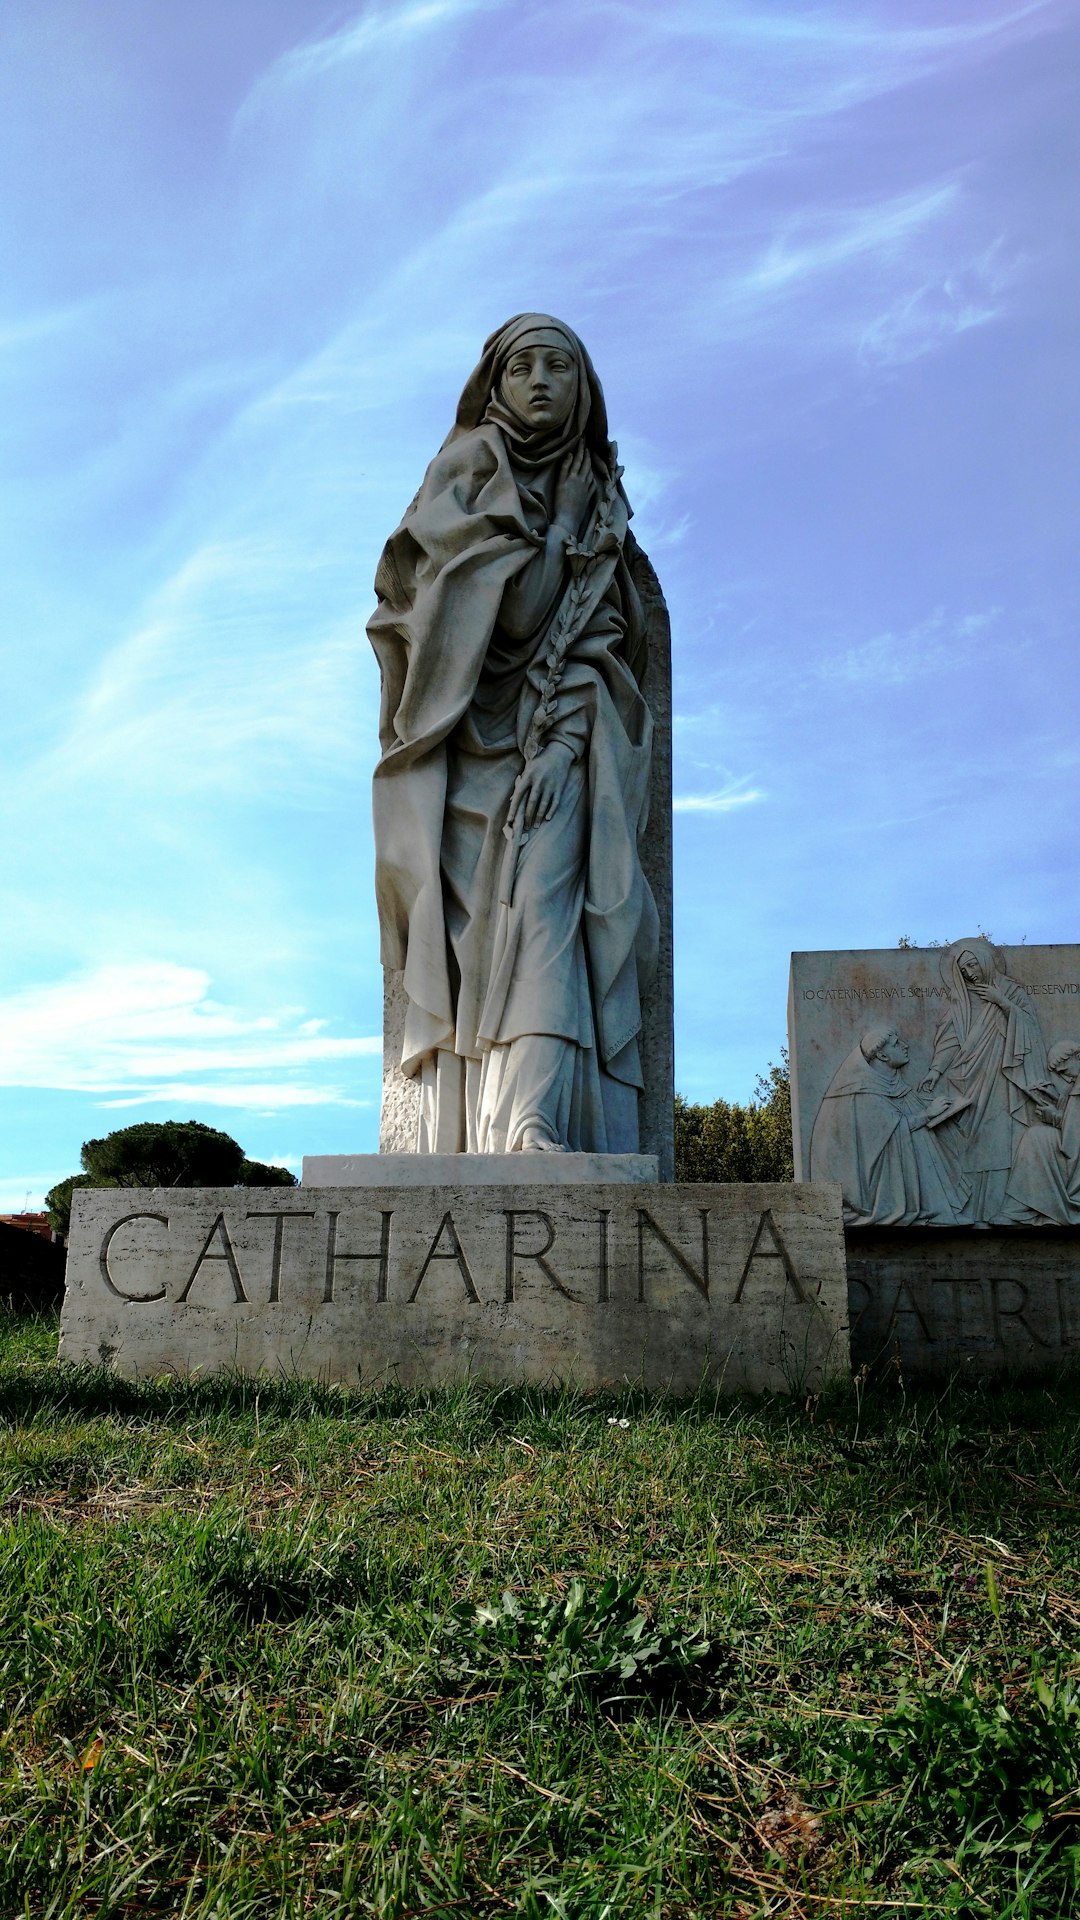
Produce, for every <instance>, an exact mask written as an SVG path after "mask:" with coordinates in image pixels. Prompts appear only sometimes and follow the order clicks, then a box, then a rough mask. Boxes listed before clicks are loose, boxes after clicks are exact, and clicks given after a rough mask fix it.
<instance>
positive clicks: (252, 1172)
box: [45, 1120, 296, 1234]
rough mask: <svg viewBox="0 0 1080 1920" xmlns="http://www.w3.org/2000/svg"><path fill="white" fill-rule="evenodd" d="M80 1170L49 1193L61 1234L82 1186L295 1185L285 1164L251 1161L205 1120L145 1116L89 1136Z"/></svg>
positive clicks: (48, 1201)
mask: <svg viewBox="0 0 1080 1920" xmlns="http://www.w3.org/2000/svg"><path fill="white" fill-rule="evenodd" d="M80 1158H81V1160H82V1164H83V1171H82V1173H76V1174H72V1175H70V1176H69V1177H68V1179H66V1180H60V1181H58V1182H57V1184H56V1186H55V1187H52V1188H51V1189H50V1191H49V1192H48V1193H47V1194H46V1195H45V1208H46V1212H47V1213H48V1216H49V1220H50V1222H51V1224H52V1226H53V1228H54V1230H55V1231H56V1232H57V1233H63V1234H66V1233H67V1232H68V1230H69V1228H70V1225H71V1197H72V1194H73V1193H74V1192H75V1190H76V1188H78V1187H295V1185H296V1180H295V1178H294V1176H293V1175H292V1174H291V1173H289V1171H288V1170H287V1168H285V1167H268V1166H264V1165H263V1163H262V1161H261V1160H248V1159H247V1158H246V1157H245V1155H244V1149H243V1147H242V1146H240V1144H239V1142H238V1141H236V1140H234V1139H233V1137H232V1135H231V1133H222V1132H221V1131H220V1129H219V1128H217V1127H207V1126H204V1125H203V1123H202V1121H201V1120H143V1121H140V1122H139V1123H138V1124H137V1125H136V1126H133V1127H118V1128H117V1129H116V1131H115V1132H114V1133H107V1134H105V1135H104V1136H103V1138H102V1139H100V1140H87V1141H85V1142H84V1144H83V1149H82V1153H81V1155H80Z"/></svg>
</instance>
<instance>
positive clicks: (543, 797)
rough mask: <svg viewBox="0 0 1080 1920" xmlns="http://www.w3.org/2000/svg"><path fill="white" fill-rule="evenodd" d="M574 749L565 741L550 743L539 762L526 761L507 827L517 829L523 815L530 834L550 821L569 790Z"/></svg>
mask: <svg viewBox="0 0 1080 1920" xmlns="http://www.w3.org/2000/svg"><path fill="white" fill-rule="evenodd" d="M573 759H574V756H573V753H572V751H571V749H570V748H569V747H567V746H564V745H563V742H562V741H561V740H552V741H549V743H548V745H547V746H546V747H542V748H541V749H540V752H539V753H538V754H537V756H536V759H535V760H529V761H527V762H526V764H525V767H524V770H523V771H522V772H521V773H519V774H518V777H517V780H516V781H515V783H514V794H513V798H512V800H511V802H510V812H509V814H508V815H507V825H508V826H509V827H513V826H514V825H515V824H516V821H517V818H518V815H519V814H521V818H522V824H523V826H524V828H525V831H526V833H531V832H532V830H533V828H534V826H541V825H542V824H543V822H544V821H545V820H550V819H551V817H552V815H553V814H554V812H555V811H556V808H557V807H558V804H559V801H560V800H561V799H562V797H563V792H564V790H565V788H566V776H567V774H568V773H569V772H570V768H571V766H572V764H573Z"/></svg>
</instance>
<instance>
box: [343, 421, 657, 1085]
mask: <svg viewBox="0 0 1080 1920" xmlns="http://www.w3.org/2000/svg"><path fill="white" fill-rule="evenodd" d="M459 420H460V416H459ZM627 518H628V509H627V508H626V505H625V500H624V499H623V498H622V496H621V493H620V495H619V498H618V500H617V502H616V523H615V528H614V531H615V535H616V538H615V540H614V541H613V542H612V547H611V551H610V552H609V553H608V555H607V556H606V558H605V561H604V564H603V565H602V566H601V567H600V568H598V569H597V570H596V572H595V574H594V576H593V578H592V581H591V587H590V605H589V609H588V617H587V619H586V621H585V623H584V630H583V631H582V632H581V633H580V634H579V636H578V638H577V639H576V640H575V641H574V642H573V644H572V646H571V648H570V650H569V653H568V654H567V659H566V665H565V668H564V672H563V677H562V682H561V687H560V694H561V695H563V696H565V699H566V700H567V701H572V702H575V703H576V704H577V705H578V707H579V708H587V709H588V712H589V739H588V746H587V750H586V751H587V777H588V790H589V800H588V807H589V819H588V833H587V853H586V862H585V897H584V906H583V910H582V916H581V934H582V938H583V941H584V947H585V952H586V955H587V961H588V972H589V982H590V988H591V996H592V1003H593V1009H594V1016H595V1041H596V1046H597V1049H598V1052H599V1056H600V1060H601V1062H602V1064H603V1067H604V1069H605V1071H606V1072H607V1073H608V1074H609V1075H611V1076H612V1078H613V1079H615V1080H618V1081H622V1082H624V1083H626V1084H627V1085H629V1086H633V1087H639V1086H640V1084H641V1072H640V1060H639V1053H638V1041H637V1036H638V1034H639V1031H640V1027H641V997H642V994H643V993H645V992H646V991H647V990H648V988H649V986H650V985H651V983H652V979H653V977H654V975H655V969H656V963H657V949H658V920H657V914H656V908H655V904H654V902H653V899H652V895H651V893H650V891H649V888H648V885H647V883H646V881H645V878H644V875H643V874H642V871H641V864H640V860H639V857H638V837H639V835H640V834H641V832H642V831H643V830H644V827H645V822H646V818H647V807H648V781H649V760H650V748H651V728H652V722H651V716H650V714H649V711H648V708H647V706H646V704H645V701H644V699H643V697H642V695H641V692H640V688H639V686H638V683H637V680H636V679H635V676H634V674H633V673H632V672H631V670H630V666H629V664H628V657H627V656H628V655H629V656H630V657H632V655H633V647H634V645H635V642H637V643H639V634H635V633H634V632H632V631H630V628H631V626H632V616H633V608H634V606H635V604H636V594H635V592H634V589H633V586H632V583H631V582H630V579H629V574H628V570H627V567H626V564H625V559H624V555H623V548H624V545H625V542H626V539H627V529H626V522H627ZM541 545H542V536H541V535H539V534H538V533H537V531H536V530H535V528H533V527H531V526H530V524H529V521H528V518H527V517H526V514H525V512H524V510H523V505H522V500H521V496H520V494H519V489H518V481H517V479H516V478H515V474H514V470H513V467H512V465H511V460H510V456H509V453H508V450H507V446H506V441H505V438H504V434H503V431H502V429H501V427H500V426H499V424H497V423H496V422H495V421H492V420H490V419H488V420H481V421H480V423H479V424H478V425H476V426H473V427H462V426H461V425H460V424H459V426H458V427H457V428H456V429H455V431H454V432H453V433H452V434H451V436H450V438H449V439H448V441H447V442H446V444H445V445H444V446H443V448H442V449H441V450H440V452H439V453H438V454H437V455H436V457H435V459H434V460H433V462H432V463H431V466H430V467H429V469H428V471H427V474H426V475H425V478H424V482H423V484H422V486H421V488H420V491H419V493H418V495H417V497H416V499H415V501H414V502H413V503H412V505H411V506H410V508H409V509H408V511H407V512H406V514H405V517H404V519H403V520H402V522H401V524H400V526H399V527H398V528H397V529H396V531H395V532H394V533H393V534H392V535H391V537H390V539H389V540H388V542H387V544H386V547H385V549H384V551H383V555H382V558H381V560H380V563H379V568H378V572H377V574H376V582H375V584H376V592H377V594H378V598H379V605H378V608H377V610H376V612H375V613H374V614H373V615H372V618H371V620H370V621H369V623H368V633H369V636H370V639H371V641H372V645H373V647H374V649H375V653H376V656H377V658H378V661H379V667H380V672H381V678H382V701H381V711H380V726H379V731H380V742H381V746H382V757H381V759H380V761H379V764H378V766H377V768H376V772H375V779H374V786H373V805H374V824H375V847H376V897H377V901H378V909H379V922H380V928H381V935H382V959H383V964H384V965H385V966H387V967H391V968H400V969H402V971H403V977H404V988H405V993H406V998H407V1014H406V1021H405V1031H404V1043H403V1050H402V1062H401V1067H402V1072H403V1073H404V1074H406V1075H412V1074H415V1073H416V1072H418V1071H419V1070H420V1069H421V1067H422V1066H423V1064H424V1062H425V1061H428V1060H430V1059H431V1058H432V1057H433V1056H434V1055H435V1054H436V1053H437V1052H439V1050H442V1049H446V1050H448V1051H452V1052H456V1053H458V1054H460V1055H461V1056H463V1057H465V1058H476V1057H478V1056H479V1055H482V1054H483V1053H484V1051H485V1050H486V1049H487V1048H488V1047H489V1046H490V1045H492V1044H493V1043H495V1042H496V1041H498V1040H500V1039H502V1038H504V1037H506V1036H504V1035H502V1034H500V1033H499V1032H498V1031H490V1030H487V1031H483V1030H481V1031H475V1030H472V1029H473V1027H474V1026H475V1025H477V1024H479V1025H480V1026H481V1027H482V1026H483V1022H480V1023H474V1022H472V1021H470V1022H469V1030H466V1031H462V1030H461V1028H460V1025H459V1017H458V1016H459V1004H460V1005H462V1006H473V1007H475V1006H481V1007H484V1006H489V996H488V992H487V987H488V985H489V984H490V983H487V982H482V981H481V982H473V983H470V985H469V989H468V991H466V992H462V991H461V990H460V985H459V983H458V982H456V981H455V980H454V979H453V977H452V971H453V969H452V962H451V954H450V943H449V941H448V937H447V926H446V918H445V910H444V895H443V876H442V871H441V864H440V862H441V852H442V843H443V832H444V814H445V807H446V795H447V747H448V742H449V740H450V737H451V735H452V734H453V732H454V729H455V728H456V727H458V725H459V723H460V722H461V721H462V720H463V719H464V718H465V716H466V715H467V714H468V712H469V709H470V706H471V704H472V702H473V700H474V696H475V695H476V691H477V687H478V683H479V680H480V676H481V673H482V671H483V668H484V665H485V661H486V659H487V655H488V651H489V648H490V646H491V644H492V639H493V636H494V635H495V633H496V628H497V624H498V615H499V608H500V603H501V600H502V595H503V591H504V589H505V587H506V585H507V584H508V582H509V581H511V580H512V579H513V578H514V577H515V575H516V574H517V573H519V572H520V571H521V569H522V568H523V567H525V566H526V565H527V564H528V562H529V560H530V559H531V558H532V557H533V555H534V554H535V553H536V552H537V551H538V550H539V548H540V546H541ZM559 604H561V596H560V602H559V603H557V604H556V606H555V608H554V609H553V610H552V613H551V614H550V616H549V618H548V620H547V621H546V622H545V623H544V626H543V627H542V629H541V631H540V633H539V634H538V636H537V637H536V639H535V642H530V643H529V650H528V653H527V655H526V658H525V661H524V663H523V672H522V676H521V690H520V696H519V701H518V710H517V717H516V736H517V742H518V747H519V749H520V748H523V746H524V742H525V737H526V734H527V732H528V727H529V722H530V720H531V718H532V715H533V713H534V712H535V709H536V706H537V704H538V700H539V697H540V690H541V688H542V685H543V680H544V658H545V653H546V647H547V634H548V632H549V631H550V628H551V626H552V625H553V623H554V620H555V618H556V617H557V614H558V605H559ZM620 607H622V608H624V609H627V610H628V611H629V613H630V616H631V618H630V620H629V621H628V620H627V619H626V618H624V617H623V616H622V615H621V614H620V613H619V612H618V611H617V609H618V608H620ZM470 908H471V911H473V912H474V913H475V914H476V915H477V916H480V915H482V914H484V913H490V914H494V913H495V911H496V903H495V902H494V901H492V900H476V901H475V902H473V903H470ZM493 1020H494V1023H495V1024H496V1025H497V1010H496V1015H495V1016H492V1019H491V1020H489V1022H488V1026H489V1028H490V1026H491V1024H492V1021H493Z"/></svg>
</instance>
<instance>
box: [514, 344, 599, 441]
mask: <svg viewBox="0 0 1080 1920" xmlns="http://www.w3.org/2000/svg"><path fill="white" fill-rule="evenodd" d="M579 384H580V382H579V378H578V356H577V354H576V352H575V350H574V345H573V343H572V341H571V340H570V339H569V338H568V336H567V334H566V333H565V331H564V330H563V328H562V327H555V326H546V327H543V326H538V327H530V328H529V329H528V330H527V332H526V333H525V334H523V336H522V338H521V339H520V340H516V341H515V342H514V345H513V346H512V347H511V349H510V352H509V353H508V354H507V356H506V358H505V359H504V361H503V364H502V368H501V370H500V372H499V375H498V389H497V390H498V395H499V398H500V399H501V401H502V403H503V405H504V406H505V407H508V408H509V409H510V411H511V413H514V414H516V415H517V417H518V419H519V420H520V421H521V423H522V426H523V427H525V428H526V429H530V430H531V431H533V432H544V431H550V430H551V429H552V428H553V427H562V426H565V425H566V422H567V421H568V420H569V418H570V416H571V414H572V413H573V411H574V407H575V403H576V401H577V397H578V387H579Z"/></svg>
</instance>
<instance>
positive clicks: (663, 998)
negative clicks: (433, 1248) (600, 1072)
mask: <svg viewBox="0 0 1080 1920" xmlns="http://www.w3.org/2000/svg"><path fill="white" fill-rule="evenodd" d="M642 691H643V692H644V695H645V699H646V701H647V702H648V705H649V709H650V711H651V713H652V716H653V727H654V731H653V752H652V768H651V774H650V780H649V823H648V830H647V832H646V833H645V835H644V837H643V839H642V841H641V865H642V869H643V871H644V874H645V878H646V879H647V881H648V882H649V885H650V887H651V888H652V894H653V899H654V900H655V901H656V908H657V912H658V914H659V916H660V960H659V966H658V969H657V977H656V985H655V987H654V988H653V991H652V993H651V994H650V995H649V997H648V999H647V1000H646V1002H645V1004H644V1006H643V1008H642V1015H643V1025H642V1032H641V1067H642V1076H643V1078H644V1082H645V1090H644V1093H643V1094H642V1097H641V1101H640V1124H641V1142H640V1144H641V1151H642V1153H650V1154H655V1155H656V1157H657V1160H658V1162H659V1167H660V1178H661V1180H673V1179H674V1177H675V1141H674V1127H675V1077H674V1076H675V1051H674V1044H675V1043H674V1031H675V1029H674V997H673V996H674V985H673V982H674V968H673V959H672V888H671V844H672V843H671V831H672V830H671V817H672V816H671V628H670V623H669V621H668V618H667V611H666V609H665V608H664V607H663V605H662V603H661V604H660V606H659V607H658V608H657V610H656V617H655V618H654V620H653V621H652V622H651V623H650V644H649V665H648V670H647V672H646V676H645V682H644V686H643V688H642ZM404 1029H405V995H404V991H403V988H402V977H401V974H400V973H398V972H393V971H390V970H389V969H388V970H387V971H386V972H385V975H384V982H383V1085H382V1120H381V1125H380V1130H379V1148H380V1151H381V1152H383V1153H411V1152H413V1151H414V1149H415V1144H416V1133H417V1120H418V1116H419V1106H420V1083H419V1081H418V1080H405V1079H403V1078H402V1075H401V1073H400V1071H399V1068H400V1061H401V1038H402V1034H403V1032H404Z"/></svg>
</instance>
